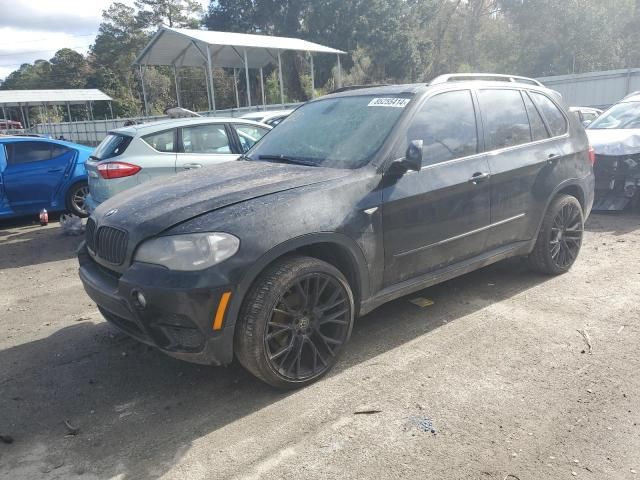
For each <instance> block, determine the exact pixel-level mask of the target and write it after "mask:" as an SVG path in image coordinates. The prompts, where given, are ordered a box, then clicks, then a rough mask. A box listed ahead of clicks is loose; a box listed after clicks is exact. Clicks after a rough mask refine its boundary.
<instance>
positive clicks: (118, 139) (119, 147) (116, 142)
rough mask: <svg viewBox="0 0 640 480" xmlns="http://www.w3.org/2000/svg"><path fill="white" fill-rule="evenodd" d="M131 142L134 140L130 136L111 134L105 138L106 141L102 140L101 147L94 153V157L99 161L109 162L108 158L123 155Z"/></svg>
mask: <svg viewBox="0 0 640 480" xmlns="http://www.w3.org/2000/svg"><path fill="white" fill-rule="evenodd" d="M131 140H133V138H132V137H130V136H128V135H117V134H114V133H110V134H108V135H107V136H106V137H104V140H102V142H100V145H98V147H97V148H96V149H95V150H94V151H93V154H92V157H94V158H97V159H99V160H107V159H108V158H113V157H117V156H118V155H122V154H123V153H124V151H125V150H126V149H127V147H128V146H129V144H130V143H131Z"/></svg>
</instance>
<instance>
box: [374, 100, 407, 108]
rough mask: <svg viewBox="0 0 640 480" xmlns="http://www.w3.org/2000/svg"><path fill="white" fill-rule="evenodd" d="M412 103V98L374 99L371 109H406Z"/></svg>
mask: <svg viewBox="0 0 640 480" xmlns="http://www.w3.org/2000/svg"><path fill="white" fill-rule="evenodd" d="M410 101H411V99H410V98H390V97H386V98H374V99H373V100H371V101H370V102H369V106H370V107H396V108H404V107H406V106H407V104H408V103H409V102H410Z"/></svg>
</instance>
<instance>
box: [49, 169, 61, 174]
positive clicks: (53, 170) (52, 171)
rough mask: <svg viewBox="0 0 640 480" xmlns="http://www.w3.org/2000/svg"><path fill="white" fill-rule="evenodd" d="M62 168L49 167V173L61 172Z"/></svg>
mask: <svg viewBox="0 0 640 480" xmlns="http://www.w3.org/2000/svg"><path fill="white" fill-rule="evenodd" d="M61 171H62V168H50V169H49V173H58V172H61Z"/></svg>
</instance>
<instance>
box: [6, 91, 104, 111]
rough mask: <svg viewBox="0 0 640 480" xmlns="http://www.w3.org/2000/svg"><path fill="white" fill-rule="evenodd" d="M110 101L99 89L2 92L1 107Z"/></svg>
mask: <svg viewBox="0 0 640 480" xmlns="http://www.w3.org/2000/svg"><path fill="white" fill-rule="evenodd" d="M110 100H111V97H110V96H108V95H106V94H105V93H103V92H101V91H100V90H97V89H65V90H0V106H2V107H21V106H22V107H26V106H38V105H78V104H85V103H87V102H96V101H110Z"/></svg>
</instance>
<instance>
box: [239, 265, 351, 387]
mask: <svg viewBox="0 0 640 480" xmlns="http://www.w3.org/2000/svg"><path fill="white" fill-rule="evenodd" d="M353 319H354V300H353V293H352V292H351V288H350V286H349V283H348V282H347V279H346V278H345V277H344V275H343V274H342V273H341V272H340V271H339V270H338V269H337V268H335V267H334V266H333V265H330V264H328V263H326V262H323V261H322V260H318V259H316V258H312V257H302V256H295V257H287V258H284V259H282V260H279V261H277V262H276V263H274V264H273V265H271V266H270V267H269V268H267V270H266V271H265V272H264V273H263V274H262V275H261V276H260V277H259V278H258V280H256V282H255V284H254V286H253V287H252V288H251V290H250V291H249V293H248V294H247V297H246V298H245V300H244V303H243V306H242V309H241V312H240V317H239V320H238V325H237V326H236V334H235V351H236V357H237V358H238V360H239V361H240V363H241V364H242V365H243V366H244V367H245V368H246V369H247V370H249V371H250V372H251V373H252V374H253V375H255V376H256V377H258V378H259V379H261V380H262V381H264V382H266V383H268V384H270V385H272V386H274V387H277V388H283V389H291V388H298V387H302V386H305V385H308V384H310V383H312V382H314V381H316V380H317V379H319V378H320V377H322V376H323V375H324V374H326V373H327V372H328V371H329V370H330V369H331V367H333V365H334V364H335V362H336V360H337V358H338V357H339V355H340V353H341V352H342V350H343V348H344V345H345V344H346V343H347V341H348V340H349V337H350V335H351V329H352V328H353Z"/></svg>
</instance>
